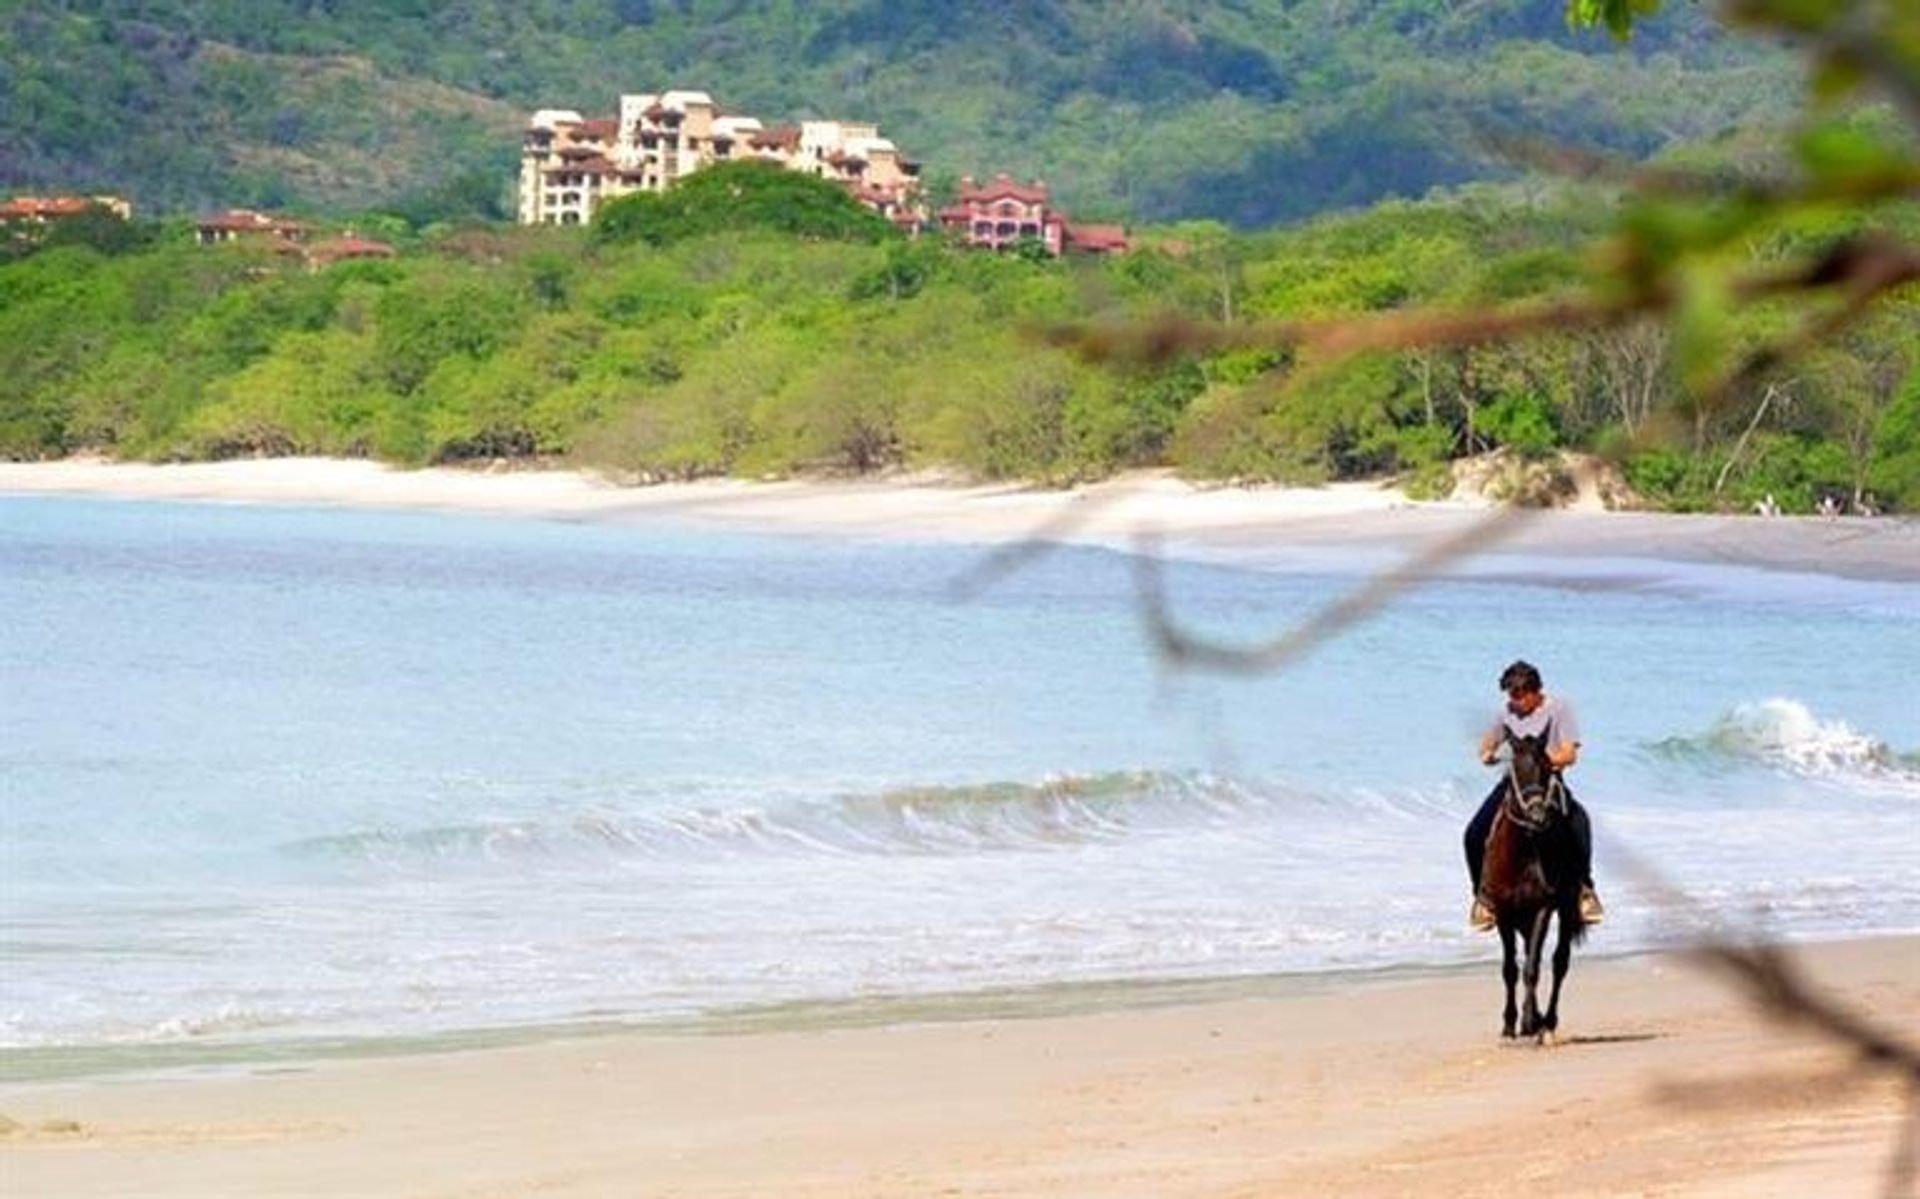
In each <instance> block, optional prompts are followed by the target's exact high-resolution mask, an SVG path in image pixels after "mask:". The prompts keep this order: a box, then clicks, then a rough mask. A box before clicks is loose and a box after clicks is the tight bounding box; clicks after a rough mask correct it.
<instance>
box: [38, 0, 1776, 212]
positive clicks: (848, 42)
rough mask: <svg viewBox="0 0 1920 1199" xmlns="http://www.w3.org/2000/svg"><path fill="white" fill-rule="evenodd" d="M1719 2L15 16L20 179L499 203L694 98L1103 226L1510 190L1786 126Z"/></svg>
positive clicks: (268, 7) (670, 4)
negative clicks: (832, 136)
mask: <svg viewBox="0 0 1920 1199" xmlns="http://www.w3.org/2000/svg"><path fill="white" fill-rule="evenodd" d="M1710 8H1711V6H1706V5H1679V6H1673V7H1671V9H1670V11H1668V12H1666V13H1664V14H1663V15H1662V16H1661V18H1660V20H1658V21H1657V22H1655V23H1653V24H1651V25H1648V26H1646V27H1645V28H1643V29H1642V30H1640V31H1639V33H1638V34H1637V35H1636V37H1635V40H1634V42H1633V43H1632V45H1631V46H1629V47H1627V48H1625V49H1622V48H1619V47H1617V46H1615V45H1614V44H1613V43H1612V41H1611V40H1610V39H1609V38H1608V37H1607V36H1606V35H1605V34H1604V33H1596V32H1591V31H1587V32H1581V33H1574V32H1570V31H1569V30H1568V28H1567V26H1566V22H1565V19H1564V16H1563V14H1562V12H1561V11H1560V6H1559V5H1556V4H1552V3H1545V2H1542V0H1479V2H1477V3H1474V4H1448V3H1436V2H1435V0H1361V2H1355V0H1240V2H1236V3H1231V4H1229V3H1220V2H1208V3H1189V4H1180V5H1163V4H1152V5H1146V4H1112V3H1102V2H1097V0H996V2H995V3H987V4H971V5H956V4H952V3H949V2H947V0H826V2H823V3H817V4H804V5H801V4H784V3H780V4H776V3H755V2H748V0H513V2H511V3H508V2H506V0H472V2H470V3H463V4H458V5H434V4H424V3H421V2H420V0H353V2H351V3H348V2H341V0H40V2H35V3H18V2H15V3H6V2H4V0H0V189H33V188H52V189H63V190H109V191H114V192H119V193H122V194H125V195H128V196H130V197H131V198H132V199H133V200H134V201H135V202H136V204H138V205H139V206H140V207H141V210H142V211H143V212H150V213H160V214H165V213H169V212H172V213H178V212H184V211H193V210H204V209H208V208H213V207H224V206H228V205H233V204H253V205H263V206H269V207H280V206H286V207H293V208H296V209H306V210H311V211H316V212H321V213H334V214H340V213H346V212H354V213H358V212H360V211H363V210H365V209H367V208H369V207H374V206H386V207H390V208H392V209H394V210H396V211H400V212H402V213H404V214H406V215H407V216H408V217H409V219H411V220H413V221H414V222H415V223H422V222H426V221H431V220H434V219H439V218H445V217H449V216H456V217H457V216H495V217H497V216H500V215H504V209H505V205H506V203H507V198H508V187H509V181H510V179H511V177H512V173H513V169H514V165H515V162H516V155H517V153H518V130H519V127H520V125H521V123H522V122H523V121H524V119H525V117H526V114H527V113H528V112H530V111H531V110H532V109H534V108H537V107H552V106H559V107H572V108H579V109H581V110H583V111H586V112H589V113H601V114H610V113H611V112H612V111H613V106H614V104H615V99H616V96H617V94H618V92H620V91H621V90H628V91H646V90H655V89H660V88H665V87H700V88H705V89H708V90H710V91H712V92H713V93H714V94H715V95H716V97H717V98H718V99H719V100H720V101H721V102H722V103H723V104H725V105H728V106H730V107H732V108H734V109H736V110H739V111H745V112H752V113H755V114H758V115H762V116H764V117H765V118H767V119H769V120H781V119H793V118H800V117H805V116H840V117H847V118H866V119H873V120H878V121H880V122H882V123H883V124H884V125H885V127H886V129H887V131H888V132H889V134H891V135H892V136H893V137H895V138H896V140H898V141H899V142H900V144H901V145H902V146H903V147H905V148H906V149H907V150H908V151H909V152H910V153H911V154H913V155H915V156H917V157H919V158H921V159H923V160H925V162H926V163H927V166H928V171H929V174H930V176H931V177H932V178H934V179H935V180H941V179H944V180H949V181H950V180H953V179H956V178H957V177H959V176H960V175H962V174H966V173H974V174H988V173H991V172H993V171H997V170H1008V171H1013V172H1017V173H1019V174H1021V175H1023V176H1028V177H1031V176H1034V175H1041V176H1044V177H1046V178H1047V179H1048V180H1049V181H1051V182H1052V183H1053V184H1054V185H1055V188H1056V192H1057V194H1059V195H1060V196H1061V198H1062V199H1063V201H1064V202H1065V203H1066V204H1067V205H1068V206H1069V207H1070V208H1071V209H1072V210H1073V211H1074V212H1075V213H1076V214H1077V215H1081V216H1083V217H1084V218H1087V219H1099V218H1101V217H1126V218H1131V219H1136V220H1148V221H1165V220H1172V219H1183V218H1198V217H1207V218H1214V219H1219V220H1223V221H1226V222H1229V223H1233V224H1236V225H1240V226H1248V227H1251V226H1260V225H1266V224H1270V223H1273V222H1274V221H1277V220H1281V219H1290V218H1294V217H1298V216H1301V215H1305V214H1310V213H1315V212H1319V211H1323V210H1327V209H1331V208H1341V207H1349V206H1356V205H1361V204H1365V203H1369V202H1371V201H1373V200H1375V199H1378V198H1380V197H1383V196H1389V195H1398V196H1402V197H1417V196H1420V195H1423V194H1424V193H1425V192H1426V191H1427V190H1428V189H1429V188H1430V187H1432V186H1434V185H1436V184H1453V183H1459V182H1462V181H1465V180H1470V179H1481V178H1488V177H1491V176H1498V175H1505V174H1510V173H1511V171H1510V168H1508V167H1506V166H1505V165H1503V164H1502V162H1501V161H1500V160H1499V159H1498V157H1497V156H1496V155H1494V154H1493V153H1491V152H1490V151H1489V150H1488V149H1487V147H1486V145H1485V137H1484V135H1485V134H1486V133H1488V132H1508V133H1514V132H1519V133H1530V134H1535V135H1539V136H1544V137H1547V138H1552V139H1556V140H1560V141H1570V142H1574V143H1578V144H1583V145H1590V146H1595V147H1601V148H1606V149H1610V150H1613V151H1616V152H1619V153H1621V154H1624V155H1627V156H1629V157H1636V158H1637V157H1643V156H1645V155H1647V154H1649V153H1652V152H1654V151H1657V150H1659V149H1661V148H1663V147H1666V146H1669V145H1672V144H1674V143H1676V142H1684V141H1697V140H1703V139H1704V140H1711V139H1713V138H1717V137H1720V136H1722V135H1723V134H1725V133H1726V132H1727V131H1728V130H1730V129H1732V128H1734V127H1735V126H1736V125H1739V124H1743V123H1748V122H1765V121H1768V120H1775V119H1779V118H1781V117H1782V116H1783V115H1785V113H1786V112H1787V111H1788V109H1789V107H1790V106H1791V104H1792V102H1793V95H1794V91H1793V86H1792V85H1793V81H1794V78H1795V74H1794V65H1793V63H1792V61H1791V60H1790V59H1789V58H1788V57H1787V56H1786V55H1785V54H1783V53H1781V52H1780V51H1778V50H1776V49H1774V48H1772V47H1769V46H1767V45H1765V44H1763V43H1759V42H1756V41H1745V42H1742V41H1739V40H1736V39H1730V38H1727V37H1726V36H1724V35H1723V34H1721V33H1720V32H1718V31H1717V30H1715V29H1714V28H1713V27H1712V24H1711V14H1710V12H1709V11H1708V10H1709V9H1710Z"/></svg>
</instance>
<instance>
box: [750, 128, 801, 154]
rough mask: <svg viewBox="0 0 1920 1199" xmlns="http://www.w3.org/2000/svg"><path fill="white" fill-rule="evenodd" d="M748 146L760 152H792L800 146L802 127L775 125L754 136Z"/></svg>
mask: <svg viewBox="0 0 1920 1199" xmlns="http://www.w3.org/2000/svg"><path fill="white" fill-rule="evenodd" d="M748 144H749V145H752V146H753V147H754V148H755V149H759V150H776V149H778V150H791V149H793V148H795V147H796V146H798V145H799V144H800V127H799V126H798V125H775V126H774V127H773V128H771V129H767V130H763V131H761V132H759V133H756V134H754V135H753V137H752V138H751V139H750V140H749V142H748Z"/></svg>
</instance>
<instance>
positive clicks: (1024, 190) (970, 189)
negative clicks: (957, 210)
mask: <svg viewBox="0 0 1920 1199" xmlns="http://www.w3.org/2000/svg"><path fill="white" fill-rule="evenodd" d="M1047 196H1048V192H1047V185H1046V184H1045V183H1042V182H1040V181H1039V180H1037V179H1036V180H1034V182H1033V183H1032V185H1030V186H1027V185H1022V184H1019V183H1015V182H1014V181H1013V177H1012V176H1010V175H1008V174H1006V173H1005V172H1002V173H1000V174H998V175H995V176H994V177H993V182H991V183H988V184H985V185H981V184H977V183H975V182H974V181H973V180H972V179H970V178H969V179H962V180H961V181H960V199H961V200H963V201H965V200H1006V199H1013V200H1020V201H1023V202H1025V203H1028V204H1044V203H1046V202H1047Z"/></svg>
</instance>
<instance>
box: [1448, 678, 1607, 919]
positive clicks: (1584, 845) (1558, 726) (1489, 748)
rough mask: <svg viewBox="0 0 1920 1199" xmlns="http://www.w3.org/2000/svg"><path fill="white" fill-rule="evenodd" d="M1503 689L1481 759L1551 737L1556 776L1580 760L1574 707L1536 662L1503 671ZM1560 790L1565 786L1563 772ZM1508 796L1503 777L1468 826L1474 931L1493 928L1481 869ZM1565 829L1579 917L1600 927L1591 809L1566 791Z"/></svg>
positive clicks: (1549, 754)
mask: <svg viewBox="0 0 1920 1199" xmlns="http://www.w3.org/2000/svg"><path fill="white" fill-rule="evenodd" d="M1500 690H1502V691H1504V692H1506V695H1507V706H1506V708H1505V709H1504V710H1503V711H1502V712H1501V713H1500V715H1499V716H1498V717H1497V718H1495V720H1494V722H1493V727H1492V728H1490V729H1488V730H1487V734H1486V736H1484V737H1482V738H1481V739H1480V761H1481V762H1483V763H1485V764H1486V765H1488V766H1491V765H1493V764H1494V762H1496V761H1497V760H1499V756H1500V748H1501V746H1503V745H1505V744H1506V742H1507V738H1509V737H1538V736H1541V735H1542V734H1545V736H1546V738H1547V760H1548V761H1549V762H1551V763H1552V764H1553V768H1554V770H1555V771H1556V772H1564V771H1566V770H1567V769H1568V768H1570V767H1571V766H1572V765H1573V764H1574V763H1575V762H1577V761H1579V759H1580V721H1579V719H1578V718H1577V717H1576V716H1575V715H1574V713H1573V705H1571V704H1569V703H1568V702H1567V701H1566V700H1564V699H1562V698H1561V697H1559V696H1557V695H1548V694H1547V693H1546V691H1545V690H1544V689H1543V687H1542V685H1541V681H1540V672H1539V670H1537V669H1535V668H1534V666H1533V664H1532V663H1530V662H1525V661H1517V662H1515V663H1513V664H1512V665H1511V666H1509V667H1507V668H1506V669H1505V670H1503V671H1501V672H1500ZM1560 782H1561V786H1562V787H1565V786H1566V778H1565V775H1564V773H1562V774H1561V780H1560ZM1506 793H1507V779H1506V778H1504V777H1502V778H1501V780H1500V781H1499V782H1498V783H1497V784H1495V785H1494V788H1493V790H1492V791H1491V792H1490V793H1489V794H1488V795H1487V798H1486V802H1484V803H1482V804H1481V805H1480V810H1479V811H1478V812H1477V813H1475V814H1474V817H1473V819H1472V820H1470V821H1468V822H1467V834H1466V849H1467V874H1468V876H1469V877H1470V878H1471V879H1472V880H1473V910H1472V912H1471V913H1470V914H1469V915H1468V917H1467V922H1468V923H1469V924H1471V925H1472V926H1473V929H1474V931H1476V932H1488V931H1490V930H1491V929H1492V928H1493V924H1494V920H1493V909H1492V908H1491V907H1490V906H1488V904H1487V901H1486V900H1485V899H1484V898H1483V897H1482V896H1481V894H1480V865H1481V862H1482V861H1483V860H1484V859H1485V857H1486V854H1487V837H1488V835H1489V834H1490V833H1491V832H1492V831H1493V818H1494V815H1495V813H1497V812H1498V811H1499V810H1500V801H1501V799H1503V798H1504V797H1505V796H1506ZM1566 796H1567V823H1566V829H1567V832H1568V834H1569V835H1570V836H1572V837H1573V842H1574V846H1573V847H1574V853H1575V860H1576V861H1578V862H1579V864H1580V878H1581V885H1580V918H1581V919H1582V920H1584V921H1586V922H1587V923H1588V924H1598V923H1600V921H1601V920H1603V919H1605V917H1606V909H1605V908H1603V907H1602V906H1601V905H1600V896H1599V893H1598V892H1596V891H1595V890H1594V887H1593V824H1592V822H1591V821H1590V820H1589V819H1588V817H1587V810H1586V809H1585V808H1584V807H1581V806H1580V801H1579V800H1577V799H1575V798H1574V797H1573V791H1572V789H1570V788H1568V789H1567V791H1566Z"/></svg>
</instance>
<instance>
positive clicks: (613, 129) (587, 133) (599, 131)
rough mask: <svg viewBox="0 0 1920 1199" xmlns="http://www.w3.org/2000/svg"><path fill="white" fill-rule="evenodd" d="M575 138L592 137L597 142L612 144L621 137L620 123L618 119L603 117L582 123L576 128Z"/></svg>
mask: <svg viewBox="0 0 1920 1199" xmlns="http://www.w3.org/2000/svg"><path fill="white" fill-rule="evenodd" d="M573 136H575V137H583V138H586V137H590V138H593V139H595V140H597V141H603V142H610V141H612V140H613V139H614V138H616V137H618V136H620V121H619V118H617V117H602V118H596V119H595V120H591V121H582V122H580V124H579V125H577V126H575V127H574V131H573Z"/></svg>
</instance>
